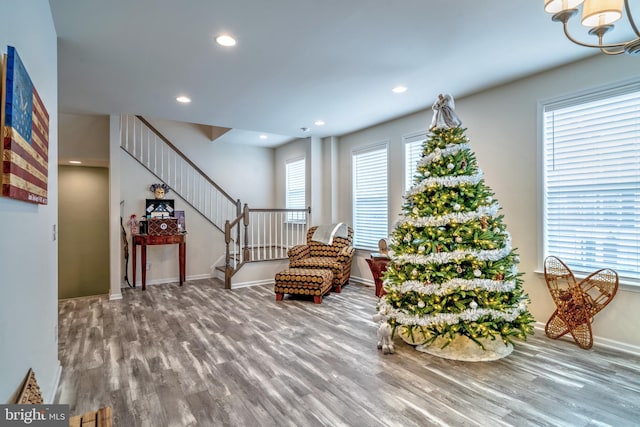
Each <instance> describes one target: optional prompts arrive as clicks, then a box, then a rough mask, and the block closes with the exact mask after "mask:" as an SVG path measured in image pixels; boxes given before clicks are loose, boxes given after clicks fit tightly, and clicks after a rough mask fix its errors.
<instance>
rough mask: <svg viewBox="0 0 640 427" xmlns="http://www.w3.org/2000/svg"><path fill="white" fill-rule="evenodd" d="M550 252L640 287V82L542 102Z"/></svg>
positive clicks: (586, 269) (574, 265) (582, 267)
mask: <svg viewBox="0 0 640 427" xmlns="http://www.w3.org/2000/svg"><path fill="white" fill-rule="evenodd" d="M542 119H543V138H542V143H543V149H542V156H543V233H544V234H543V256H545V257H546V256H547V255H555V256H557V257H559V258H560V259H562V260H563V261H564V262H566V263H567V264H568V265H569V266H570V267H571V268H572V269H575V270H577V271H581V272H582V273H591V272H593V271H595V270H597V269H599V268H605V267H608V268H612V269H614V270H616V271H617V272H618V274H619V276H620V278H621V281H622V280H624V281H625V282H627V283H634V284H640V249H639V248H640V245H639V242H640V82H635V83H630V84H625V85H621V86H618V87H615V88H609V89H606V90H601V91H599V92H594V93H589V94H585V95H581V96H578V97H573V98H570V99H562V100H557V101H554V102H550V103H547V104H543V105H542Z"/></svg>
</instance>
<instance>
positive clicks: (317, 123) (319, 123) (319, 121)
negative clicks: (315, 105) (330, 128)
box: [313, 120, 324, 126]
mask: <svg viewBox="0 0 640 427" xmlns="http://www.w3.org/2000/svg"><path fill="white" fill-rule="evenodd" d="M313 124H315V125H316V126H324V122H323V121H322V120H316V121H315V122H314V123H313Z"/></svg>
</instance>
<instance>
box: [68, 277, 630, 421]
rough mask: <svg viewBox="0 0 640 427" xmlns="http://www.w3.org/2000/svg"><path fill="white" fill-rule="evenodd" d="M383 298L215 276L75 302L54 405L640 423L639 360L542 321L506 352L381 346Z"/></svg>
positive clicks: (356, 289)
mask: <svg viewBox="0 0 640 427" xmlns="http://www.w3.org/2000/svg"><path fill="white" fill-rule="evenodd" d="M375 304H376V297H375V296H374V290H373V288H370V287H365V286H361V285H357V284H349V285H347V286H345V287H344V288H343V291H342V293H341V294H335V293H334V294H331V295H330V296H328V297H325V298H324V301H323V303H322V304H319V305H316V304H314V303H313V302H312V301H310V300H303V299H291V298H290V297H288V296H287V297H285V300H284V301H282V302H276V301H275V296H274V293H273V287H272V286H267V285H265V286H256V287H251V288H241V289H236V290H225V289H223V285H222V283H221V282H220V281H218V280H214V279H211V280H197V281H189V282H187V283H186V284H185V286H183V287H178V286H177V284H168V285H155V286H149V287H147V291H145V292H142V291H141V290H140V288H137V289H124V290H123V300H121V301H113V302H109V301H108V299H107V298H106V297H86V298H78V299H71V300H64V301H61V302H60V304H59V331H60V332H59V344H60V345H59V349H60V350H59V357H60V361H61V363H62V367H63V371H62V378H61V383H60V387H59V389H58V392H57V394H56V403H68V404H69V405H70V410H71V413H72V414H80V413H84V412H87V411H90V410H95V409H97V408H99V407H102V406H106V405H111V406H112V407H113V414H114V425H115V426H119V427H134V426H154V427H157V426H443V425H447V426H605V425H611V426H632V425H635V426H638V425H640V357H636V356H632V355H629V354H625V353H621V352H616V351H613V350H610V349H606V348H602V347H595V348H593V349H592V350H582V349H580V348H579V347H577V346H576V345H575V344H574V343H573V342H572V341H569V340H564V339H561V340H558V341H553V340H550V339H548V338H547V337H546V336H545V335H544V332H542V331H536V335H535V336H533V337H530V338H529V339H528V340H527V341H526V342H518V343H517V345H516V348H515V350H514V352H513V353H512V354H511V355H510V356H508V357H506V358H504V359H501V360H499V361H495V362H458V361H451V360H446V359H440V358H437V357H434V356H430V355H428V354H426V353H421V352H418V351H416V350H414V349H413V347H411V346H409V345H407V344H405V343H404V342H402V341H401V340H399V339H396V341H395V344H396V353H395V354H393V355H383V354H382V353H381V352H380V351H378V350H377V349H376V324H375V323H374V322H373V321H372V319H371V316H372V315H373V314H374V313H375ZM595 329H596V333H597V319H596V323H595Z"/></svg>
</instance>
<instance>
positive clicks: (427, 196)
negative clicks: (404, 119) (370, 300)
mask: <svg viewBox="0 0 640 427" xmlns="http://www.w3.org/2000/svg"><path fill="white" fill-rule="evenodd" d="M453 107H454V104H453V99H452V98H451V96H449V95H440V96H439V98H438V100H437V101H436V103H435V104H434V106H433V110H434V116H433V121H432V125H431V129H430V133H429V136H428V139H427V141H425V143H424V145H423V154H422V158H421V160H420V161H419V162H418V164H417V171H416V174H415V175H414V183H413V187H412V188H411V190H409V192H408V193H407V194H406V195H405V201H404V205H403V207H402V214H401V216H400V219H399V220H398V222H397V223H396V225H395V228H394V230H393V232H392V235H391V239H390V262H389V265H388V267H387V271H386V273H385V275H384V276H383V278H384V289H385V291H386V292H387V293H386V295H384V296H383V297H382V298H381V299H380V302H379V304H378V310H379V311H380V313H382V314H384V315H386V318H387V319H388V322H389V325H390V326H391V328H392V330H393V331H394V334H399V335H400V336H401V337H402V339H404V340H405V341H406V342H407V343H409V344H412V345H416V346H417V347H416V349H417V350H420V351H424V352H427V353H430V354H434V355H437V356H440V357H444V358H448V359H455V360H467V361H480V360H495V359H499V358H502V357H504V356H507V355H508V354H510V353H511V351H512V350H513V342H512V339H513V338H518V339H526V336H527V335H530V334H532V333H533V326H532V323H533V321H534V319H533V317H532V316H531V314H530V313H529V311H528V310H527V304H528V303H529V299H528V296H527V295H526V294H525V293H524V291H523V288H522V279H521V274H520V273H519V272H518V269H517V264H518V262H519V259H518V255H517V254H516V252H515V250H514V249H513V248H512V242H511V236H510V234H509V232H508V231H507V230H506V226H505V224H504V222H503V215H502V214H501V213H500V211H501V208H500V205H499V204H498V202H497V200H495V198H494V194H493V192H492V191H491V189H490V188H489V187H488V186H487V185H486V184H485V182H484V178H483V174H482V170H481V169H480V168H479V167H478V165H477V162H476V158H475V155H474V153H473V152H472V151H471V147H470V144H469V139H468V138H467V137H466V135H465V131H466V129H464V128H462V127H461V122H460V120H459V119H458V117H457V116H456V114H455V112H454V109H453Z"/></svg>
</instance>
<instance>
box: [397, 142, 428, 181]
mask: <svg viewBox="0 0 640 427" xmlns="http://www.w3.org/2000/svg"><path fill="white" fill-rule="evenodd" d="M426 139H427V132H418V133H415V134H412V135H408V136H404V137H403V138H402V141H403V142H404V191H405V193H406V192H407V191H409V189H410V188H411V187H413V175H415V173H416V163H418V160H420V159H421V158H422V150H423V145H424V142H425V141H426Z"/></svg>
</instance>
